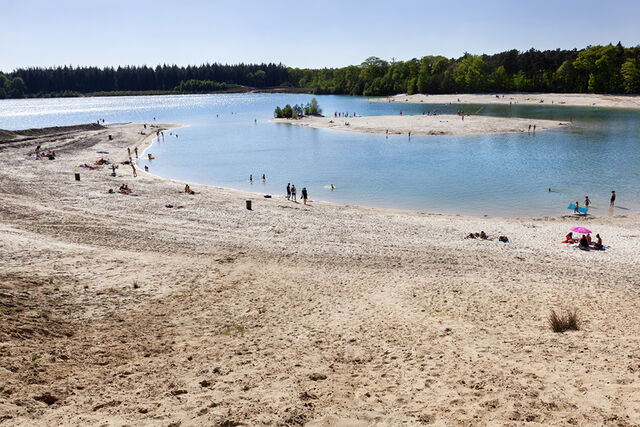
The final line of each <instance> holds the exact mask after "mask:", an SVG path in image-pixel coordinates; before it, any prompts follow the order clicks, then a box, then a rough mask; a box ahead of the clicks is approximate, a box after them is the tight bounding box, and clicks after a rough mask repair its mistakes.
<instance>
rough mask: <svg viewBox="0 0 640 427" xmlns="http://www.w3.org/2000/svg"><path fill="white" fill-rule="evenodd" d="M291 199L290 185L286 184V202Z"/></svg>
mask: <svg viewBox="0 0 640 427" xmlns="http://www.w3.org/2000/svg"><path fill="white" fill-rule="evenodd" d="M290 199H291V183H290V182H288V183H287V200H290Z"/></svg>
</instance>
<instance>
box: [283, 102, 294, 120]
mask: <svg viewBox="0 0 640 427" xmlns="http://www.w3.org/2000/svg"><path fill="white" fill-rule="evenodd" d="M282 116H283V117H286V118H290V117H294V114H293V109H292V108H291V105H289V104H287V105H285V106H284V108H283V109H282Z"/></svg>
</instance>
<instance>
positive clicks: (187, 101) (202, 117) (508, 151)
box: [0, 94, 640, 216]
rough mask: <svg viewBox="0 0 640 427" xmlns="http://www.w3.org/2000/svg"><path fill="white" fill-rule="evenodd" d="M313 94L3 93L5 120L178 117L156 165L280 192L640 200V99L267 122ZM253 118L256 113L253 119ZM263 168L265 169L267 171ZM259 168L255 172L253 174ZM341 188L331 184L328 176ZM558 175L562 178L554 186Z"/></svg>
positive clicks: (462, 202)
mask: <svg viewBox="0 0 640 427" xmlns="http://www.w3.org/2000/svg"><path fill="white" fill-rule="evenodd" d="M316 98H317V99H318V102H319V104H320V106H321V107H322V108H323V110H324V112H325V114H331V115H333V112H334V111H348V112H349V113H350V114H353V112H354V111H355V112H357V113H358V114H360V115H385V114H393V115H396V114H398V112H399V110H400V109H402V110H403V114H421V113H422V111H423V110H429V109H433V108H436V109H438V111H441V112H443V113H452V114H455V112H456V111H457V109H458V108H459V106H457V105H452V106H446V105H442V104H426V103H425V104H397V103H395V104H389V103H386V102H382V103H370V102H369V101H368V100H367V98H361V97H347V96H329V95H326V96H317V97H316ZM310 99H311V96H309V95H289V94H238V95H185V96H149V97H113V98H111V97H109V98H69V99H29V100H3V101H0V128H2V129H22V128H30V127H43V126H57V125H69V124H78V123H87V122H93V121H95V120H97V119H98V118H104V119H105V120H106V121H107V122H109V123H122V122H140V123H144V122H146V123H153V121H154V117H155V119H156V121H157V122H161V123H180V124H183V125H188V127H186V128H183V129H179V130H177V132H178V134H179V138H175V137H173V136H171V137H170V136H169V134H168V133H167V132H165V140H164V141H160V142H158V143H156V144H154V146H153V147H152V148H151V149H150V150H149V151H150V152H151V153H153V155H154V156H155V160H152V161H151V162H149V161H145V162H144V163H143V164H148V165H149V167H150V171H151V172H152V173H154V174H157V175H160V176H164V177H167V178H174V179H181V180H185V181H191V182H196V183H201V184H211V185H218V186H223V187H229V188H234V189H240V190H248V191H253V192H257V193H269V194H273V195H274V196H277V195H282V194H283V193H284V189H285V186H286V184H287V182H291V183H294V184H295V185H296V187H298V189H301V188H302V187H303V186H306V187H307V189H308V190H309V195H310V198H311V199H319V200H327V201H333V202H339V203H349V204H360V205H368V206H379V207H392V208H402V209H411V210H418V211H422V212H443V213H460V214H465V215H474V216H482V215H489V216H540V215H553V216H556V215H562V214H565V213H567V212H568V211H567V210H566V207H567V205H568V204H569V202H570V201H575V200H580V202H581V203H582V201H583V200H584V196H585V195H589V198H590V199H591V200H592V201H593V210H592V211H591V212H593V213H594V214H595V215H607V214H609V209H608V200H609V193H610V191H611V190H612V189H614V190H616V193H617V194H618V198H617V203H618V205H619V206H618V207H617V208H616V209H615V211H614V213H615V214H621V213H634V212H638V210H639V209H640V111H635V110H622V109H602V108H579V107H565V106H549V105H546V106H524V105H513V106H509V105H505V106H497V105H469V104H466V105H465V106H464V109H465V111H466V112H468V113H472V114H480V115H493V116H505V117H509V116H512V117H526V118H531V119H551V120H558V121H568V119H569V117H573V121H574V124H575V126H573V127H571V128H561V129H557V130H551V131H546V132H537V133H536V134H535V135H529V134H526V133H524V134H496V135H473V136H413V137H412V138H411V140H410V141H409V140H408V138H407V136H406V135H390V136H389V138H388V139H387V138H385V135H369V134H357V133H352V132H340V131H335V130H328V129H310V128H306V127H298V126H289V125H283V124H274V123H269V119H270V118H271V116H272V112H273V109H274V108H275V106H276V105H280V106H284V104H287V103H290V104H292V105H293V104H296V103H298V104H303V103H306V102H308V101H309V100H310ZM254 120H257V122H254ZM263 173H264V174H266V176H267V181H266V182H262V181H261V180H260V179H259V177H260V176H262V174H263ZM249 174H253V176H254V182H253V183H250V182H249V180H248V177H249ZM330 184H334V185H335V186H336V189H335V190H334V191H331V190H330V189H329V185H330ZM549 187H551V188H552V189H554V190H556V191H554V192H552V193H548V192H547V188H549Z"/></svg>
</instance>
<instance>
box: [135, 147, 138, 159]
mask: <svg viewBox="0 0 640 427" xmlns="http://www.w3.org/2000/svg"><path fill="white" fill-rule="evenodd" d="M135 151H136V159H137V158H138V147H136V148H135Z"/></svg>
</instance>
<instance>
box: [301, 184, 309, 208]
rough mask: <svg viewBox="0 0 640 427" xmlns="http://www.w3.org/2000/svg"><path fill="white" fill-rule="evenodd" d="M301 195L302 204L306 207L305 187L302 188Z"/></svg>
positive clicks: (306, 195)
mask: <svg viewBox="0 0 640 427" xmlns="http://www.w3.org/2000/svg"><path fill="white" fill-rule="evenodd" d="M301 194H302V202H303V203H304V204H305V205H306V204H307V197H308V194H307V187H302V192H301Z"/></svg>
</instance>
